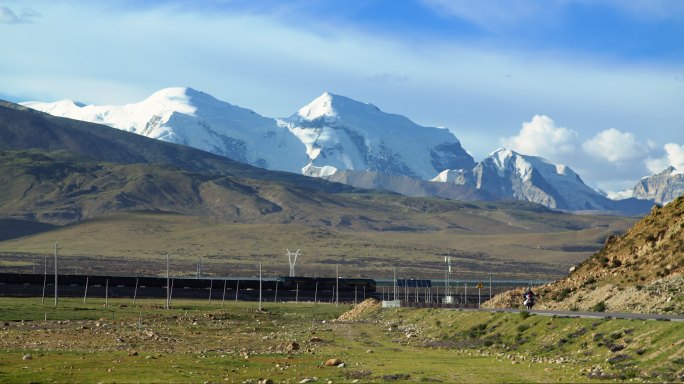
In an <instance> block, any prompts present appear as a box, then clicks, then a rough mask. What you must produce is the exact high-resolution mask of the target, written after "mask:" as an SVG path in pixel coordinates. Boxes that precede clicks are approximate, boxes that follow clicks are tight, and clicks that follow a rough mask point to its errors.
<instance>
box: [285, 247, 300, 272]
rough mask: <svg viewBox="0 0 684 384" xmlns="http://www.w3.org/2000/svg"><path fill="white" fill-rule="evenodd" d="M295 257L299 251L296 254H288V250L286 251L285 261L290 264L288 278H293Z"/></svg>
mask: <svg viewBox="0 0 684 384" xmlns="http://www.w3.org/2000/svg"><path fill="white" fill-rule="evenodd" d="M297 256H299V249H298V250H297V252H290V250H289V249H288V250H287V260H288V262H289V264H290V277H294V276H295V263H297Z"/></svg>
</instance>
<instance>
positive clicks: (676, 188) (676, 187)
mask: <svg viewBox="0 0 684 384" xmlns="http://www.w3.org/2000/svg"><path fill="white" fill-rule="evenodd" d="M631 194H632V196H634V197H636V198H638V199H647V200H653V201H655V202H656V203H659V204H667V203H669V202H670V201H672V200H674V199H676V198H677V197H679V196H681V195H684V173H681V172H678V170H677V169H675V168H674V167H668V168H666V169H665V170H663V171H662V172H660V173H657V174H655V175H651V176H648V177H644V178H643V179H641V180H639V182H638V183H637V184H636V185H635V186H634V188H632V190H631Z"/></svg>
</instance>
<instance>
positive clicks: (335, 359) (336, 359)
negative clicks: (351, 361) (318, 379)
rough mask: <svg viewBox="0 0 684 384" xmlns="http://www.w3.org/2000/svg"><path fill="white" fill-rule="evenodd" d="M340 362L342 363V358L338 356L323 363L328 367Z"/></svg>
mask: <svg viewBox="0 0 684 384" xmlns="http://www.w3.org/2000/svg"><path fill="white" fill-rule="evenodd" d="M340 364H342V360H340V359H338V358H334V359H328V360H326V361H325V363H323V365H325V366H326V367H337V366H338V365H340Z"/></svg>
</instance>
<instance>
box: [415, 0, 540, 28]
mask: <svg viewBox="0 0 684 384" xmlns="http://www.w3.org/2000/svg"><path fill="white" fill-rule="evenodd" d="M424 3H425V4H426V5H427V6H429V7H431V8H432V9H434V10H435V11H436V12H438V13H440V14H447V15H450V16H455V17H458V18H461V19H465V20H468V21H470V22H472V23H475V24H477V25H479V26H482V27H485V28H497V27H500V26H508V25H513V24H518V23H520V22H523V21H525V20H528V19H531V18H534V17H535V16H536V15H537V14H538V13H539V12H541V11H542V10H543V9H544V8H545V7H544V6H543V5H542V2H539V1H535V0H516V2H515V4H512V3H511V2H510V0H456V1H454V0H424Z"/></svg>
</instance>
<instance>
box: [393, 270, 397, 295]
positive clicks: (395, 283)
mask: <svg viewBox="0 0 684 384" xmlns="http://www.w3.org/2000/svg"><path fill="white" fill-rule="evenodd" d="M393 284H394V287H393V292H392V295H393V296H392V300H397V268H396V267H395V268H394V283H393Z"/></svg>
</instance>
